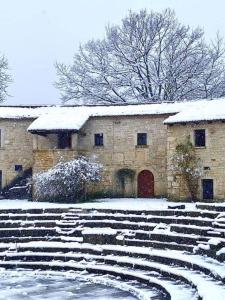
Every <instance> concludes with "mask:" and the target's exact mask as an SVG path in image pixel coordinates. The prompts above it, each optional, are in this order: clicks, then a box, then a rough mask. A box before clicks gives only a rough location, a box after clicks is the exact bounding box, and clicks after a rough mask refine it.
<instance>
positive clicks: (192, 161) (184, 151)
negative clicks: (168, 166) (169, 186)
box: [172, 137, 203, 201]
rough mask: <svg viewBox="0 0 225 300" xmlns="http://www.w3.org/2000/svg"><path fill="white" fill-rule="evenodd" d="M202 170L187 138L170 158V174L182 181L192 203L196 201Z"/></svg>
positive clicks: (199, 161)
mask: <svg viewBox="0 0 225 300" xmlns="http://www.w3.org/2000/svg"><path fill="white" fill-rule="evenodd" d="M202 170H203V168H202V166H201V160H200V159H199V158H198V157H197V156H196V153H195V148H194V146H193V144H192V143H191V141H190V137H188V138H187V139H186V141H185V142H184V143H180V144H178V145H177V146H176V151H175V153H174V155H173V157H172V172H173V174H174V175H175V176H180V177H181V178H182V179H183V180H184V182H185V184H186V186H187V189H188V191H189V194H190V198H191V200H192V201H195V200H197V195H198V188H199V179H200V177H201V176H202Z"/></svg>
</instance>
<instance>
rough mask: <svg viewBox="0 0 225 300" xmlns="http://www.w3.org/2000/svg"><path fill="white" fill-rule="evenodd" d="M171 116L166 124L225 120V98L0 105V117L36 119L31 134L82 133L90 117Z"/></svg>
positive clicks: (31, 127) (30, 128)
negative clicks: (43, 132) (39, 105)
mask: <svg viewBox="0 0 225 300" xmlns="http://www.w3.org/2000/svg"><path fill="white" fill-rule="evenodd" d="M163 114H170V115H171V116H170V117H168V118H167V119H166V120H165V121H164V124H174V123H185V122H195V121H212V120H225V98H221V99H215V100H198V101H185V102H174V103H158V104H135V105H134V104H132V105H111V106H109V105H108V106H42V107H9V106H0V118H6V119H24V118H32V119H35V120H34V121H33V123H32V124H31V125H30V126H29V128H28V130H29V131H56V130H79V129H80V128H81V127H82V126H83V125H84V124H85V122H86V121H87V120H88V119H89V118H90V117H106V116H132V115H133V116H135V115H137V116H138V115H163Z"/></svg>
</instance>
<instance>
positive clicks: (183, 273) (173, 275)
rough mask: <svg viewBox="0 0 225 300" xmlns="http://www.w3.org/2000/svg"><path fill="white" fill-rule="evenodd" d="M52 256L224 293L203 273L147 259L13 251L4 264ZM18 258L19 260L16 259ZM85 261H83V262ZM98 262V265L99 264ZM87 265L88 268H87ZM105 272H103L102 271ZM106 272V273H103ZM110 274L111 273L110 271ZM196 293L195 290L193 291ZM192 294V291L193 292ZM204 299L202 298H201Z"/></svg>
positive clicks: (108, 272) (41, 259) (39, 259)
mask: <svg viewBox="0 0 225 300" xmlns="http://www.w3.org/2000/svg"><path fill="white" fill-rule="evenodd" d="M53 257H54V259H55V260H56V261H57V263H59V262H60V261H62V262H63V263H64V264H63V265H65V263H70V262H71V261H73V262H74V261H75V262H77V263H76V266H77V265H79V264H80V263H82V264H84V265H85V269H86V270H88V268H89V266H88V264H89V263H90V264H91V265H92V266H93V263H94V266H95V267H94V269H95V270H96V268H98V267H100V269H101V270H102V264H103V263H104V269H105V270H106V268H105V267H106V266H107V274H110V273H111V271H112V268H111V267H113V268H115V267H116V268H119V269H120V270H121V271H122V273H123V270H127V269H128V270H129V271H130V270H132V271H133V269H135V273H138V272H139V270H140V271H141V272H144V273H142V274H144V275H148V274H151V276H152V275H153V273H154V275H153V276H154V277H155V278H158V279H159V280H160V281H162V282H165V281H167V282H168V281H170V282H172V280H175V282H176V285H181V282H182V283H185V284H187V285H189V289H191V287H192V288H193V287H194V288H195V289H196V290H197V291H198V289H199V290H200V292H202V285H201V281H207V282H208V285H207V286H210V288H213V289H214V290H215V292H216V290H218V289H219V290H221V291H222V292H223V293H224V295H225V288H224V286H223V284H222V283H218V282H216V281H215V280H213V279H210V278H208V279H207V278H206V276H205V275H202V274H199V273H196V272H194V271H191V270H187V269H185V268H181V267H180V268H177V267H174V266H170V267H168V265H164V264H162V263H156V262H149V261H145V260H143V259H136V258H135V259H132V258H130V257H122V258H121V257H116V256H105V257H101V256H90V255H80V254H79V255H75V256H74V255H72V254H70V255H68V256H67V255H57V254H56V255H54V256H52V254H51V253H50V254H49V253H45V255H43V253H36V254H34V253H28V254H23V253H21V254H20V255H17V254H16V253H15V255H14V254H13V253H11V254H10V256H9V257H4V264H6V263H7V260H8V259H9V263H11V261H12V260H14V259H15V260H16V265H17V266H18V264H19V266H20V265H21V263H22V264H25V265H27V263H30V262H31V264H29V265H30V266H32V264H33V262H34V263H36V262H41V263H43V262H44V263H46V262H50V267H51V266H52V265H54V262H53V264H52V258H53ZM18 259H19V261H18ZM84 261H85V262H84ZM99 264H100V265H99ZM0 265H1V263H0ZM87 266H88V268H87ZM148 272H149V273H148ZM104 273H105V272H104ZM105 274H106V273H105ZM111 274H112V273H111ZM175 282H174V283H175ZM195 293H196V291H195ZM193 294H194V293H193ZM203 299H204V298H203Z"/></svg>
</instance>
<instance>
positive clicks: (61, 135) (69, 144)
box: [57, 132, 72, 150]
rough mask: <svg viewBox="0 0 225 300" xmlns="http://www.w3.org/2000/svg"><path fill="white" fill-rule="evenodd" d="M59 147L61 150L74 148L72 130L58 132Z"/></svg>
mask: <svg viewBox="0 0 225 300" xmlns="http://www.w3.org/2000/svg"><path fill="white" fill-rule="evenodd" d="M63 139H64V140H63ZM65 139H67V141H66V143H65ZM57 149H59V150H64V149H72V133H71V132H59V133H57Z"/></svg>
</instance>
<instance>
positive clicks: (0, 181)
mask: <svg viewBox="0 0 225 300" xmlns="http://www.w3.org/2000/svg"><path fill="white" fill-rule="evenodd" d="M2 187H3V184H2V170H0V191H1V190H2Z"/></svg>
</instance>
